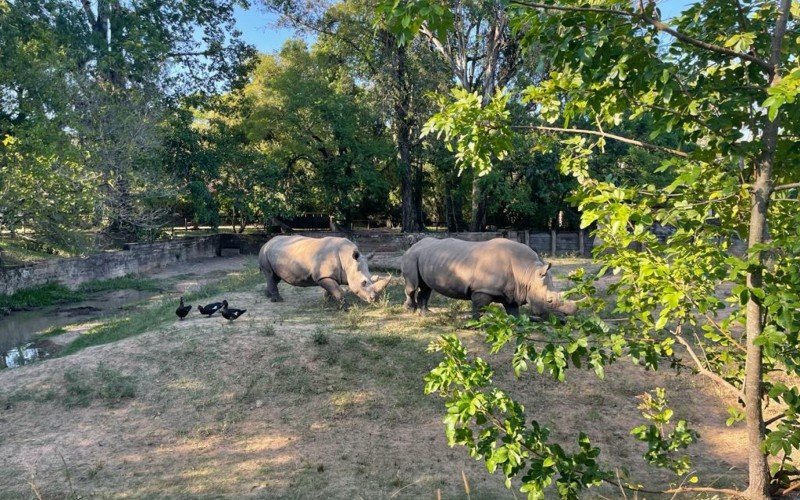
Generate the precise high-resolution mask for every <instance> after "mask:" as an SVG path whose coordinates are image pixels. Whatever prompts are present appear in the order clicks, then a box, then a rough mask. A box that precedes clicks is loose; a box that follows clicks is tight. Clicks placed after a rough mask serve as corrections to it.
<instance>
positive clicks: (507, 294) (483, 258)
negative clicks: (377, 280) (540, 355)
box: [401, 238, 577, 318]
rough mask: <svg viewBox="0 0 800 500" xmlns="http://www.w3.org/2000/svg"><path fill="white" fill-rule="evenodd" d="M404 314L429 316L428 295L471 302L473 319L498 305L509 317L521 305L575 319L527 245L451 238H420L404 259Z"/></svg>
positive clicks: (547, 267) (574, 307)
mask: <svg viewBox="0 0 800 500" xmlns="http://www.w3.org/2000/svg"><path fill="white" fill-rule="evenodd" d="M401 264H402V271H403V278H404V279H405V291H406V301H405V306H406V308H408V309H411V310H416V309H419V310H420V313H421V314H424V313H426V312H427V311H428V299H429V298H430V296H431V291H432V290H436V291H437V292H439V293H441V294H442V295H444V296H446V297H450V298H453V299H465V300H471V301H472V315H473V317H475V318H477V317H478V316H479V315H480V311H481V309H482V308H483V307H484V306H486V305H488V304H490V303H492V302H499V303H501V304H503V306H505V308H506V312H508V313H509V314H511V315H514V316H517V315H519V307H520V306H522V305H525V304H528V306H529V307H530V309H531V312H532V313H533V314H535V315H543V314H547V313H550V312H559V313H562V314H575V311H576V310H577V305H576V304H575V302H573V301H570V300H566V299H564V296H563V295H562V294H561V293H559V292H557V291H556V290H555V289H554V288H553V278H552V277H551V276H550V271H549V270H550V264H547V265H545V264H544V262H542V261H541V259H539V256H538V255H537V254H536V252H534V251H533V250H532V249H531V248H530V247H529V246H527V245H524V244H522V243H518V242H515V241H511V240H507V239H503V238H496V239H493V240H489V241H481V242H471V241H463V240H456V239H453V238H445V239H437V238H424V239H422V240H420V241H419V242H417V243H416V244H414V245H413V246H412V247H411V248H409V249H408V251H407V252H406V253H405V254H404V255H403V259H402V262H401Z"/></svg>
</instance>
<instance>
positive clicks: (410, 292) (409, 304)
mask: <svg viewBox="0 0 800 500" xmlns="http://www.w3.org/2000/svg"><path fill="white" fill-rule="evenodd" d="M416 295H417V289H416V288H411V287H410V286H409V284H408V282H406V301H405V302H403V306H404V307H405V308H406V310H408V311H416V310H417V301H416V300H415V297H416Z"/></svg>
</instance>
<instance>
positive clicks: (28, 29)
mask: <svg viewBox="0 0 800 500" xmlns="http://www.w3.org/2000/svg"><path fill="white" fill-rule="evenodd" d="M236 6H242V7H245V6H247V3H246V2H243V1H236V0H211V1H200V0H190V1H178V0H129V1H119V0H94V1H78V0H47V1H39V0H36V1H34V0H16V1H10V0H0V142H2V146H0V231H3V232H10V233H11V234H12V235H14V236H16V237H19V238H23V239H28V240H31V241H35V242H37V243H38V244H41V245H45V246H47V247H49V248H53V249H60V250H66V251H69V252H79V251H81V250H83V249H86V248H92V247H98V246H104V245H107V244H109V243H110V242H119V241H137V240H153V239H157V238H159V237H161V236H162V235H163V234H165V233H164V228H165V227H169V226H172V225H174V224H181V225H182V224H183V223H184V221H186V222H187V223H188V224H189V225H190V226H201V225H202V226H212V227H217V226H220V225H223V224H224V225H231V226H233V227H234V228H235V229H236V230H238V231H242V230H244V229H245V228H246V227H248V226H250V227H266V226H268V225H269V224H270V221H271V219H272V217H274V216H279V217H292V216H294V215H298V214H302V213H317V214H324V215H331V216H333V218H334V219H335V221H336V222H338V223H340V224H344V225H346V224H348V223H352V222H356V223H359V222H360V223H363V222H366V221H369V222H371V223H372V224H373V225H377V224H380V225H385V224H386V223H387V221H391V222H392V223H393V224H395V225H400V226H401V227H402V228H403V230H406V231H418V230H422V229H424V228H426V227H430V226H431V225H434V224H436V225H439V226H445V227H447V228H448V229H450V230H481V229H483V228H485V227H486V226H487V225H495V226H498V227H519V228H547V227H552V226H553V225H554V224H556V225H558V224H560V225H561V226H562V227H573V228H574V227H575V226H576V221H577V214H576V213H575V212H574V209H572V208H571V207H570V205H569V203H568V202H566V201H565V198H566V197H567V196H568V193H569V192H570V191H571V190H572V189H573V187H574V184H573V183H574V180H572V179H571V178H568V177H566V176H563V175H561V174H560V173H559V171H558V168H557V163H558V148H557V147H556V146H555V145H554V144H534V143H532V142H531V140H530V139H528V138H526V136H525V135H524V134H520V135H519V139H515V141H517V143H515V144H513V147H512V148H511V154H509V155H508V156H507V157H505V158H504V159H503V160H502V161H498V162H497V164H496V165H495V166H494V168H493V169H492V170H491V172H490V173H489V174H488V175H485V176H482V177H478V176H477V175H475V174H474V172H475V170H474V169H471V168H467V169H463V171H460V170H462V169H461V168H460V166H457V165H456V160H455V158H454V156H453V153H452V152H451V151H449V150H448V149H447V148H448V144H446V143H445V142H443V141H442V140H440V138H438V137H436V136H434V135H425V136H424V137H423V136H422V131H423V127H424V124H425V122H426V121H427V120H428V119H429V118H430V116H431V115H432V114H433V113H434V112H435V111H437V109H438V104H439V103H438V101H437V98H436V97H434V95H435V94H440V95H441V94H445V93H446V92H447V89H449V88H451V87H452V86H453V85H454V84H457V85H460V86H462V87H464V88H465V89H466V90H468V91H470V92H475V93H476V95H478V96H479V97H481V98H484V99H488V98H491V96H492V95H494V93H495V92H496V91H497V90H498V89H500V88H513V87H514V86H524V85H527V84H529V83H530V82H533V81H537V79H540V78H541V77H542V75H544V74H546V71H547V62H546V61H544V60H539V59H537V58H538V57H539V56H538V55H537V54H536V53H531V51H528V52H526V53H522V52H521V51H520V50H519V44H518V40H517V39H516V38H515V37H517V36H519V35H515V34H514V33H513V32H512V31H511V29H510V28H509V27H508V26H507V25H504V24H498V22H499V19H500V18H498V17H497V16H496V15H495V16H494V17H493V15H494V14H496V13H493V10H492V9H497V6H496V5H495V4H492V3H485V2H473V3H469V2H458V5H457V7H458V8H459V9H460V10H459V11H458V16H457V18H456V19H457V23H456V30H454V31H455V32H456V35H457V36H456V35H448V38H446V40H447V43H442V42H440V41H438V39H436V37H434V36H433V34H431V36H430V37H428V38H426V37H417V38H416V39H415V40H414V41H413V42H411V43H407V44H404V45H401V44H398V39H397V35H395V34H393V32H392V31H391V30H389V29H384V28H382V24H381V21H380V18H379V16H380V14H379V12H378V11H377V10H376V6H377V4H376V3H373V2H371V1H370V0H346V1H343V2H339V3H335V4H327V3H321V4H318V5H316V4H314V3H313V2H302V3H297V4H295V3H292V2H274V3H270V2H266V3H264V4H260V5H259V7H261V8H267V9H271V10H273V11H277V12H279V13H281V14H282V16H283V19H284V20H285V21H286V22H287V23H289V24H290V25H291V26H293V27H294V28H295V29H297V30H298V31H299V32H301V33H305V34H306V35H311V36H306V37H305V39H306V40H314V41H313V43H311V44H310V45H309V43H307V42H304V41H301V39H297V40H290V41H288V42H287V43H286V44H285V45H284V47H283V48H282V49H281V50H280V52H279V53H277V54H273V55H264V54H260V55H259V54H256V53H255V51H254V50H253V48H252V47H250V46H248V45H246V44H245V43H243V42H242V41H241V39H240V33H238V32H237V31H236V30H235V23H234V17H233V12H234V10H233V9H234V7H236ZM459 30H460V31H459ZM265 36H268V35H265ZM522 62H525V64H522ZM531 68H533V69H531ZM526 106H527V105H523V104H522V103H519V104H514V103H512V106H510V109H511V112H512V114H513V116H512V121H513V122H516V123H519V124H525V123H529V122H530V120H531V118H530V116H529V115H532V111H533V110H531V109H528V108H526ZM622 126H624V127H628V128H629V130H628V133H629V135H631V134H633V135H640V136H646V135H647V133H648V130H649V129H648V127H647V123H644V122H637V123H633V124H628V125H622ZM651 156H652V154H651V153H648V152H644V151H643V150H640V149H636V148H631V147H629V146H627V145H624V144H609V146H608V147H607V149H606V152H605V154H604V155H601V156H599V157H597V158H596V159H594V160H593V165H594V168H595V169H596V170H597V172H599V173H600V174H602V175H605V176H608V177H611V178H613V179H616V180H624V179H628V178H630V179H640V178H641V177H643V176H648V175H650V174H647V172H648V170H651V167H650V166H651V165H652V164H653V158H652V157H651ZM657 180H658V179H656V181H657ZM559 212H563V215H562V216H561V217H559V216H558V214H559Z"/></svg>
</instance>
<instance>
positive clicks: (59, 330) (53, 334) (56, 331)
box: [39, 326, 67, 337]
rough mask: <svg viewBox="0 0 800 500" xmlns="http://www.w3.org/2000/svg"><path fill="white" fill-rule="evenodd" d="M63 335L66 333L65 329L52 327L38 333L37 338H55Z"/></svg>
mask: <svg viewBox="0 0 800 500" xmlns="http://www.w3.org/2000/svg"><path fill="white" fill-rule="evenodd" d="M63 333H67V329H66V328H64V327H63V326H54V327H52V328H50V329H49V330H47V331H44V332H42V333H40V334H39V336H41V337H56V336H58V335H61V334H63Z"/></svg>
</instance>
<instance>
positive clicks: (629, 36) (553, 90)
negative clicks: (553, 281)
mask: <svg viewBox="0 0 800 500" xmlns="http://www.w3.org/2000/svg"><path fill="white" fill-rule="evenodd" d="M419 3H420V2H416V3H415V4H419ZM407 11H408V10H406V12H407ZM508 13H509V16H510V18H511V20H510V22H511V24H512V25H513V26H517V27H519V28H520V29H521V28H522V27H524V28H525V30H526V32H525V36H524V38H523V39H522V42H521V43H522V46H523V49H525V48H526V47H529V46H532V45H536V46H537V47H540V48H541V50H542V51H543V54H545V55H546V56H547V57H548V58H549V59H550V61H551V65H552V72H551V73H550V75H549V77H548V78H546V79H544V80H543V81H541V82H540V83H538V84H535V85H532V86H529V87H528V88H527V89H525V90H523V91H522V92H521V95H520V96H519V98H520V99H522V100H524V101H526V102H529V103H531V105H532V108H533V109H534V110H535V111H536V116H535V117H534V118H538V119H539V120H541V121H537V120H532V121H531V122H530V123H529V124H527V125H526V126H525V129H528V130H531V131H534V132H535V133H538V134H548V135H555V136H556V137H559V142H560V145H561V147H562V148H563V150H562V156H561V168H562V170H563V171H564V172H568V173H570V174H571V175H573V176H574V177H575V179H576V180H577V182H578V183H579V187H578V189H577V191H576V193H575V195H574V197H573V201H574V202H575V203H576V204H577V206H578V208H579V209H580V210H581V212H582V217H583V219H582V224H583V225H584V226H588V225H590V224H596V225H597V226H596V227H597V229H596V231H595V233H596V234H597V235H598V236H600V237H601V238H602V240H603V242H604V244H603V245H602V246H601V247H600V248H599V249H598V253H596V258H597V259H598V260H599V261H600V262H601V263H602V264H603V265H604V267H603V272H605V270H606V269H613V270H614V272H615V273H617V274H618V276H619V281H618V282H617V283H616V284H615V285H614V286H613V288H612V291H613V292H614V293H615V294H616V296H615V297H613V298H612V301H613V308H614V312H615V313H616V314H617V315H619V314H620V313H622V314H624V315H626V318H625V320H624V321H621V322H619V323H613V324H611V323H608V322H606V321H604V319H603V317H602V315H600V314H598V312H599V311H601V310H602V308H603V307H604V304H602V303H598V299H597V297H595V289H594V286H593V285H592V283H591V281H592V279H594V278H593V277H588V278H587V277H584V276H581V275H580V273H579V274H578V275H576V276H575V277H574V278H575V279H576V281H577V284H576V287H575V290H574V293H575V294H583V295H584V296H585V302H584V304H585V310H586V312H585V314H583V315H580V316H578V317H576V318H571V319H569V320H567V321H566V323H565V324H564V325H559V324H558V323H556V322H554V323H540V324H530V323H528V322H526V321H525V320H519V321H517V320H510V319H508V318H506V317H504V316H503V315H502V314H499V313H498V314H490V315H488V316H487V317H486V319H485V320H484V321H483V322H482V323H481V326H482V327H484V329H485V331H486V333H487V340H488V341H489V342H490V343H491V344H492V349H493V350H497V349H499V348H500V347H501V346H502V345H504V344H506V343H510V342H513V345H515V346H516V347H515V355H514V367H515V369H516V370H517V372H518V373H521V372H523V371H525V370H526V369H527V368H528V367H529V366H537V368H538V370H539V371H540V372H542V371H546V372H548V373H549V374H550V375H552V376H553V377H555V378H556V379H558V380H563V379H564V377H565V372H566V370H567V368H568V367H569V366H570V365H572V366H581V365H585V366H588V367H590V368H593V369H594V370H595V372H596V373H597V375H598V376H599V377H601V378H602V376H603V374H604V371H603V365H604V364H606V363H609V362H612V361H614V360H616V359H618V358H619V357H621V356H628V357H631V358H633V359H634V360H635V361H636V362H638V363H639V364H641V365H643V366H645V367H647V368H651V369H656V368H658V367H659V366H661V365H662V364H663V363H665V362H667V363H670V364H672V365H674V366H678V365H680V364H683V360H682V359H680V356H686V357H687V359H688V360H689V363H691V364H692V365H693V368H694V370H695V371H696V372H697V373H698V374H700V375H702V376H705V377H708V378H709V379H710V380H712V381H714V382H715V383H717V384H719V385H720V387H722V388H723V389H724V390H726V391H729V393H730V394H731V395H732V397H733V398H739V400H740V406H738V407H737V406H734V407H731V408H729V410H728V411H729V413H730V415H731V418H730V419H729V423H731V424H733V423H735V422H736V421H738V420H741V419H743V420H745V425H746V428H747V433H748V444H747V449H748V454H749V455H748V458H749V471H748V478H749V486H748V489H747V490H746V491H743V492H739V491H731V490H724V489H715V488H713V487H683V486H682V487H678V488H674V489H672V490H670V491H671V492H693V491H695V492H699V491H705V492H713V491H716V492H719V493H723V494H730V495H744V496H747V497H749V498H766V497H768V496H769V495H770V494H771V493H772V492H775V491H779V490H780V489H781V488H789V487H791V485H792V484H794V483H792V481H791V478H792V477H793V476H794V475H795V472H794V471H795V470H796V469H795V468H794V465H793V461H792V456H791V455H792V452H793V451H794V450H795V449H797V447H798V445H800V426H798V423H797V418H796V415H797V414H798V410H799V409H800V408H799V407H798V402H799V401H800V400H799V399H798V397H797V394H798V389H797V388H796V387H793V386H791V385H790V384H787V383H786V382H785V380H782V379H781V378H780V377H775V376H774V373H775V372H776V371H783V372H786V373H787V374H788V375H789V376H797V375H799V374H800V372H799V371H798V366H800V365H799V364H798V352H797V350H796V345H797V332H798V331H800V317H798V314H797V310H796V305H795V304H796V303H797V297H798V296H800V276H798V274H797V272H798V271H797V269H798V266H797V263H798V257H799V254H798V245H797V241H798V236H800V235H798V224H797V223H798V222H799V221H800V211H798V206H797V203H796V201H795V196H796V194H795V193H796V191H793V190H795V189H796V188H797V187H798V186H800V184H798V183H796V182H792V180H793V179H796V175H797V171H796V167H795V165H797V154H798V152H797V150H796V148H795V147H794V141H795V140H796V137H797V136H798V125H800V124H798V116H800V113H798V111H800V109H798V106H800V105H798V103H797V100H796V96H797V94H798V91H799V90H800V86H798V82H800V67H797V59H796V56H795V54H796V53H797V50H798V43H799V42H800V38H798V35H800V28H799V27H798V17H800V9H798V5H797V4H796V3H794V4H790V2H789V1H788V0H780V1H777V2H749V1H739V2H716V1H713V0H707V1H702V2H698V3H695V4H693V5H692V6H690V7H688V8H687V9H686V10H685V12H683V13H682V14H681V15H680V16H677V17H676V18H674V19H673V20H671V21H670V22H669V23H668V22H665V21H662V20H661V17H660V13H659V10H658V8H657V6H656V4H655V3H653V2H648V3H644V2H639V3H638V4H637V5H636V6H635V7H631V5H630V3H629V2H621V1H617V0H604V1H600V2H592V3H591V5H589V4H584V3H580V2H572V1H559V2H548V3H536V2H529V1H527V0H512V1H511V2H510V4H509V8H508ZM420 14H422V13H420ZM420 22H421V21H419V20H417V19H415V20H412V21H410V22H407V23H406V24H407V25H414V24H415V23H417V24H419V23H420ZM429 22H433V23H436V22H437V20H436V19H435V18H434V19H433V20H432V21H429ZM457 97H458V98H457V99H456V102H455V103H453V104H452V105H449V106H448V107H446V108H445V109H444V111H443V113H442V114H441V115H440V116H439V117H438V118H437V119H436V120H434V121H433V122H432V123H431V128H432V129H433V130H437V131H441V133H443V134H445V135H448V137H450V138H451V139H453V140H455V141H456V143H457V146H456V147H455V149H456V151H457V152H458V153H459V154H460V155H461V157H462V160H463V161H464V163H465V164H467V165H470V164H475V165H476V166H477V167H478V168H481V169H484V170H488V169H491V167H492V165H493V158H496V157H497V155H498V153H499V154H500V155H502V154H503V153H504V152H505V151H507V149H506V146H505V144H506V143H505V142H504V141H503V140H497V138H498V137H500V138H503V137H504V136H505V135H508V134H511V126H510V124H509V122H508V119H507V115H505V114H504V113H502V112H501V111H500V109H502V108H503V107H504V101H507V100H510V97H508V96H501V97H497V98H495V99H494V100H493V102H491V103H489V104H486V103H480V102H476V99H475V97H474V95H473V96H470V95H463V96H457ZM638 117H646V119H647V120H648V121H649V123H652V131H651V132H650V134H649V138H648V139H644V140H643V139H639V138H634V137H632V136H630V135H627V134H626V133H624V131H623V132H619V131H615V130H614V127H619V126H620V125H621V124H623V123H625V122H626V121H627V120H632V119H636V118H638ZM476 118H477V120H476ZM468 120H469V121H468ZM576 123H582V124H586V125H580V126H579V125H574V124H576ZM470 126H472V127H474V129H477V132H476V131H475V130H474V129H470V128H469V127H470ZM490 131H491V132H492V136H489V139H487V140H486V141H484V143H482V146H483V147H481V144H479V145H478V147H476V146H472V147H470V146H469V142H470V140H473V139H474V138H475V137H476V136H481V137H484V136H485V135H482V134H485V133H486V132H490ZM663 135H672V136H673V137H674V138H675V140H676V141H677V145H663V144H660V143H659V142H658V141H657V139H658V138H659V137H660V136H663ZM492 137H493V138H494V139H492ZM540 137H541V135H540ZM654 139H656V140H655V141H654ZM612 141H616V142H622V143H626V144H631V145H635V146H637V147H638V148H641V149H643V150H646V151H650V152H653V153H657V156H656V157H654V159H657V161H658V162H659V164H660V165H659V167H658V169H656V173H659V172H670V173H671V176H672V177H673V179H674V180H672V182H670V183H669V184H668V185H666V186H664V187H657V185H656V183H655V182H653V181H650V182H639V183H635V184H634V183H630V182H627V183H626V184H620V185H617V184H616V183H615V182H614V181H615V180H617V181H619V179H613V178H611V179H597V178H594V177H593V176H592V174H591V169H590V163H591V159H592V158H593V156H594V155H596V153H597V152H598V151H602V150H603V149H604V148H605V147H606V145H607V144H608V143H610V142H612ZM655 223H659V224H661V225H664V226H672V227H674V228H675V232H674V234H672V235H671V236H669V237H668V238H667V239H666V241H665V242H662V241H661V240H659V238H657V237H656V236H655V235H654V234H653V233H652V232H651V231H650V228H651V227H652V226H653V224H655ZM738 238H745V239H746V241H747V250H746V252H744V254H743V255H737V254H736V253H734V252H732V251H731V249H730V242H731V241H732V240H736V239H738ZM634 244H636V245H634ZM638 249H641V250H638ZM608 250H611V251H608ZM723 281H730V282H732V283H733V284H734V285H733V288H732V290H731V292H730V293H729V294H727V296H726V297H725V300H720V299H719V298H717V296H716V294H715V292H716V291H717V287H718V286H719V285H720V283H721V282H723ZM726 305H727V308H728V309H727V310H728V311H729V312H730V315H729V316H727V317H726V316H724V315H721V314H719V313H720V311H721V310H722V309H724V308H725V307H726ZM792 308H795V309H792ZM534 334H536V335H539V336H538V337H533V335H534ZM435 348H436V349H439V350H442V351H443V352H444V353H445V360H444V361H443V362H442V364H441V365H440V366H439V367H438V368H437V369H435V370H434V371H432V372H431V374H430V375H429V377H428V385H427V387H426V390H427V391H429V392H433V391H440V392H442V393H443V394H444V395H445V396H446V397H447V399H448V402H447V405H448V408H449V413H448V417H447V419H446V423H447V430H448V437H449V439H450V441H451V443H460V444H463V445H465V446H467V447H468V448H469V449H470V451H471V452H472V453H473V454H475V455H477V456H480V457H482V458H483V459H484V460H486V462H487V466H488V467H489V469H490V470H494V469H495V468H502V470H503V473H504V475H506V477H507V478H509V482H507V484H509V485H510V484H511V483H510V479H511V478H515V477H520V476H521V482H522V490H523V491H526V492H528V495H529V497H531V498H538V497H540V496H541V495H542V494H543V491H544V488H545V487H547V486H548V485H549V484H552V483H555V484H556V485H557V487H558V491H559V494H560V495H561V496H564V497H575V496H577V495H578V492H579V491H580V490H581V489H583V488H585V487H588V486H591V485H594V484H598V483H599V482H601V481H615V479H614V478H612V477H610V476H609V475H608V474H607V473H606V472H605V471H603V469H602V467H601V466H600V462H598V461H597V455H598V453H599V450H597V449H596V448H594V447H592V446H591V444H590V442H589V440H588V437H586V436H585V435H582V434H581V435H580V436H579V438H578V452H577V453H574V454H568V453H566V452H565V451H564V450H563V449H562V448H561V447H560V446H558V445H557V444H553V443H551V442H550V441H549V439H548V435H547V431H546V430H545V429H544V428H543V427H542V426H540V425H539V424H538V423H537V422H535V421H534V422H533V423H532V424H528V423H527V418H528V417H527V416H526V415H525V414H524V409H523V408H522V407H521V406H520V405H519V404H517V403H516V402H514V401H513V400H511V399H510V398H509V397H508V395H507V394H505V393H503V392H502V391H500V390H499V389H496V388H493V386H492V382H491V374H492V373H491V369H490V367H489V366H488V365H487V364H486V363H485V362H484V361H483V360H481V359H479V358H478V359H475V360H473V359H471V358H469V357H468V355H467V353H466V350H465V349H464V348H463V346H461V344H460V342H458V340H457V339H455V338H454V337H448V338H445V339H442V340H441V341H440V342H439V343H438V344H437V345H436V346H435ZM770 401H771V402H772V407H773V408H775V406H778V407H779V411H778V412H777V414H776V415H774V416H771V417H770V418H768V419H766V418H765V417H764V415H763V411H764V407H765V405H766V404H768V402H770ZM642 410H643V415H644V416H645V417H646V418H647V419H648V420H650V421H651V422H652V424H650V425H644V426H640V427H637V428H636V429H634V430H633V434H634V436H635V437H636V438H637V439H640V440H642V441H645V442H646V443H647V444H648V452H647V454H646V455H645V459H646V460H647V461H648V462H650V463H651V464H653V465H656V466H659V467H665V468H667V469H670V470H672V471H674V472H675V473H677V474H679V475H685V474H686V473H687V472H688V471H689V462H688V458H687V457H683V456H680V450H681V449H683V448H685V447H686V446H688V445H690V444H691V443H692V442H693V441H695V440H696V438H697V436H696V434H695V433H693V431H691V429H690V428H689V427H688V424H687V423H686V422H685V421H682V420H679V421H677V422H675V421H674V419H673V418H672V411H671V410H669V409H668V407H667V403H666V396H665V394H664V393H663V391H656V393H655V395H651V396H649V398H646V400H645V401H644V402H643V405H642ZM769 457H773V458H775V460H774V461H773V462H772V464H770V463H769V461H768V458H769ZM622 486H623V487H629V488H633V489H636V487H635V486H632V485H631V484H623V485H622Z"/></svg>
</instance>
